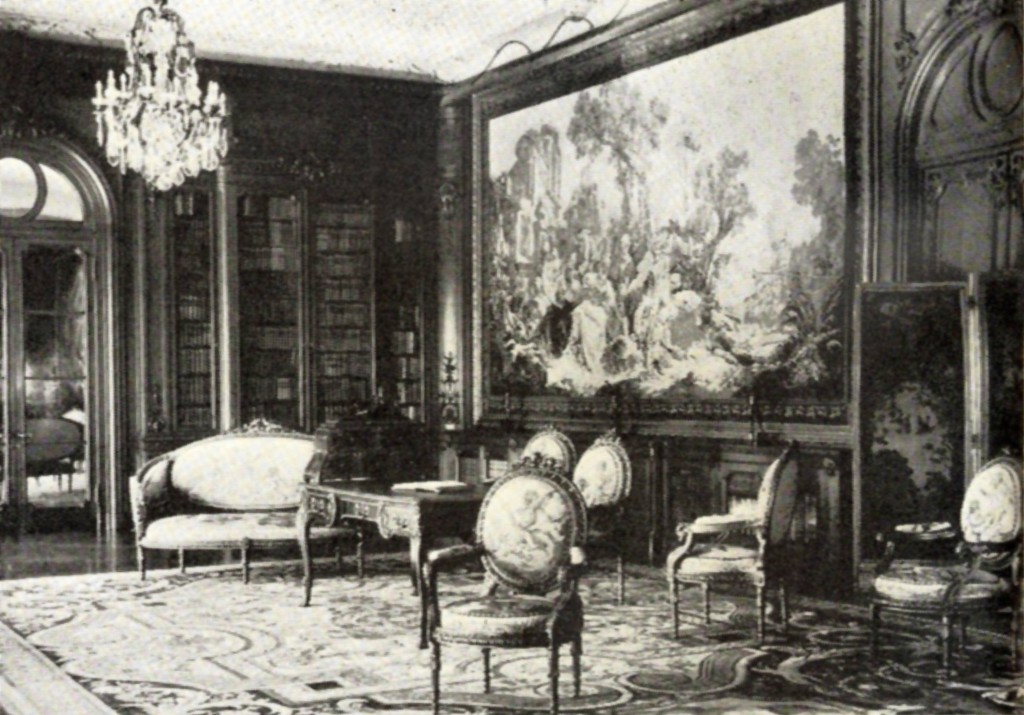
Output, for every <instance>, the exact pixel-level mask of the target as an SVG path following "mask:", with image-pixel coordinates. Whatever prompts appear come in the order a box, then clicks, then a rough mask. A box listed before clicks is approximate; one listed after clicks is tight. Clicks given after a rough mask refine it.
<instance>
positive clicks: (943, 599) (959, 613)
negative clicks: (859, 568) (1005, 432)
mask: <svg viewBox="0 0 1024 715" xmlns="http://www.w3.org/2000/svg"><path fill="white" fill-rule="evenodd" d="M1021 492H1022V484H1021V464H1020V462H1019V461H1017V460H1015V459H1012V458H1010V457H999V458H996V459H994V460H992V461H990V462H988V463H987V464H985V465H984V466H983V467H982V468H981V470H980V471H979V472H978V473H977V474H975V475H974V477H973V479H971V482H970V484H969V485H968V487H967V491H966V493H965V494H964V500H963V504H962V506H961V510H960V531H959V533H957V530H956V529H955V528H954V527H953V526H952V525H951V524H905V525H901V526H898V527H896V529H895V530H894V531H893V533H892V534H889V535H888V536H887V538H886V539H885V541H886V547H885V552H884V555H883V557H882V559H881V561H880V562H879V564H878V568H877V572H876V576H875V580H874V584H873V588H872V594H871V651H872V654H873V655H874V656H876V657H877V655H878V650H879V647H878V629H879V625H880V621H881V613H882V611H883V610H889V611H895V612H899V613H906V614H912V615H918V616H931V617H939V618H940V619H941V620H942V669H943V671H944V672H945V674H946V675H947V677H948V676H949V674H950V673H951V671H952V656H953V653H952V651H953V629H954V625H955V624H956V623H957V622H959V624H960V643H959V646H960V648H961V649H962V648H963V645H964V637H965V635H966V632H967V620H968V618H969V617H970V616H971V615H972V614H975V613H981V612H983V611H988V610H991V609H998V608H1001V607H1005V606H1009V607H1011V608H1013V645H1014V648H1015V649H1017V648H1019V643H1018V641H1019V638H1020V634H1019V632H1018V630H1019V626H1020V623H1019V613H1018V610H1017V604H1016V603H1014V594H1016V595H1017V596H1018V597H1019V594H1020V573H1021V568H1022V563H1021V519H1022V517H1021V506H1022V504H1021V501H1022V497H1021ZM943 544H944V545H946V547H947V548H946V549H945V551H946V556H947V557H946V558H941V557H939V556H936V555H934V553H933V555H932V558H926V559H906V558H901V559H897V558H896V556H897V550H900V551H902V552H903V555H906V552H907V551H908V549H909V546H911V545H914V546H916V547H918V548H919V549H920V547H921V546H922V545H926V546H928V547H929V548H930V550H931V551H932V552H934V551H935V550H936V547H937V546H941V545H943ZM949 557H952V558H949ZM1017 655H1018V654H1017V653H1016V652H1015V657H1014V663H1016V662H1017V661H1018V658H1017Z"/></svg>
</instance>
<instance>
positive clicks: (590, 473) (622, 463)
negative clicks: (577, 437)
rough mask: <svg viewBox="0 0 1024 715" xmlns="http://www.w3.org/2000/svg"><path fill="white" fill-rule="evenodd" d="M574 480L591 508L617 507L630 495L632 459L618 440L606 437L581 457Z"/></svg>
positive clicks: (601, 438)
mask: <svg viewBox="0 0 1024 715" xmlns="http://www.w3.org/2000/svg"><path fill="white" fill-rule="evenodd" d="M572 480H573V482H575V483H576V486H577V487H579V490H580V492H581V493H582V494H583V501H584V502H586V504H587V507H589V508H593V507H597V506H605V505H608V504H617V503H619V502H620V501H622V500H623V499H625V498H626V497H627V496H628V495H629V489H630V482H631V481H632V480H631V474H630V463H629V456H628V455H627V454H626V450H624V449H623V448H622V444H621V443H620V442H619V441H618V439H616V438H614V437H612V436H608V435H606V436H604V437H600V438H598V439H597V441H595V442H594V444H592V445H590V447H588V448H587V451H586V452H584V453H583V456H582V457H580V461H579V462H578V463H577V464H576V468H575V469H574V470H573V474H572Z"/></svg>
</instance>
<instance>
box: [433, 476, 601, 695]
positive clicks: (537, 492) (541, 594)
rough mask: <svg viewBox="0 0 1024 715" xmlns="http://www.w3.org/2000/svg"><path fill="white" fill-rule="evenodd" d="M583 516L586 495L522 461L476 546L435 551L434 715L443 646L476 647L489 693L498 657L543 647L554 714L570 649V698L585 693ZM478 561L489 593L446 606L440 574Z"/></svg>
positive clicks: (494, 499)
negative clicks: (497, 651)
mask: <svg viewBox="0 0 1024 715" xmlns="http://www.w3.org/2000/svg"><path fill="white" fill-rule="evenodd" d="M586 534H587V514H586V505H585V503H584V501H583V496H582V495H581V494H580V492H579V490H578V489H577V488H576V486H575V485H574V484H573V483H572V482H571V481H569V480H568V479H566V478H565V477H564V476H563V474H562V472H561V470H560V469H558V468H557V467H554V466H553V465H552V464H551V463H550V462H549V461H547V460H545V459H544V458H542V457H538V456H534V457H532V458H531V457H527V458H524V459H523V460H522V461H521V462H519V463H517V464H516V465H514V466H513V467H512V468H511V469H510V470H509V473H508V474H506V475H505V476H503V477H501V478H500V479H499V480H498V481H496V482H495V483H494V485H493V486H492V487H491V488H490V490H489V491H488V493H487V496H486V497H485V498H484V501H483V503H482V504H481V506H480V512H479V516H478V519H477V525H476V543H475V544H461V545H458V546H452V547H448V548H445V549H439V550H435V551H431V552H430V554H429V555H428V557H427V562H426V564H425V565H424V582H425V584H426V592H427V603H428V624H429V626H428V632H429V641H430V649H431V652H430V654H431V692H432V701H433V711H434V712H435V713H438V712H439V710H440V700H441V682H440V673H441V647H442V645H451V644H462V645H472V646H479V647H480V648H481V651H482V654H483V671H484V673H483V675H484V678H483V679H484V692H490V688H491V682H490V656H491V649H492V648H546V649H547V651H548V677H549V687H550V709H551V712H552V713H557V712H558V708H559V691H558V680H559V665H558V654H559V648H560V646H562V645H565V644H569V645H570V653H571V657H572V666H573V667H572V672H573V694H574V696H578V695H579V692H580V657H581V654H582V631H583V603H582V601H581V599H580V596H579V594H578V583H579V578H580V575H581V574H582V570H583V568H584V565H585V553H584V549H583V544H584V541H585V539H586ZM468 560H480V561H481V562H482V565H483V567H484V572H485V578H484V585H483V593H482V594H481V595H480V596H477V597H470V598H464V599H460V600H457V601H455V602H452V603H446V604H445V605H444V606H442V605H441V603H440V598H439V592H438V581H439V575H440V574H442V573H443V572H445V571H448V570H450V569H452V568H454V567H455V566H456V565H458V564H462V563H465V562H466V561H468Z"/></svg>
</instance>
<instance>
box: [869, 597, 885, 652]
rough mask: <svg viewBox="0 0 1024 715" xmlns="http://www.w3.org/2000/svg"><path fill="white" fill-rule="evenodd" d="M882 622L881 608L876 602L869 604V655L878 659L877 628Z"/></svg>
mask: <svg viewBox="0 0 1024 715" xmlns="http://www.w3.org/2000/svg"><path fill="white" fill-rule="evenodd" d="M881 623H882V609H881V607H879V605H878V604H877V603H872V604H871V657H872V658H874V659H875V660H878V628H879V626H880V625H881Z"/></svg>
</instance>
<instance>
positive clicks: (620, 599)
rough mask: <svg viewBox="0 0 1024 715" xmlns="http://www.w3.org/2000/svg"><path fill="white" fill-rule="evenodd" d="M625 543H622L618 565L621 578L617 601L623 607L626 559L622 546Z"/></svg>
mask: <svg viewBox="0 0 1024 715" xmlns="http://www.w3.org/2000/svg"><path fill="white" fill-rule="evenodd" d="M623 543H625V541H623V542H620V546H619V554H618V564H617V571H618V577H619V596H618V599H617V605H619V606H621V605H622V604H623V603H624V602H625V600H626V557H625V555H624V554H623V553H622V549H623V548H624V547H623V546H622V545H621V544H623Z"/></svg>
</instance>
